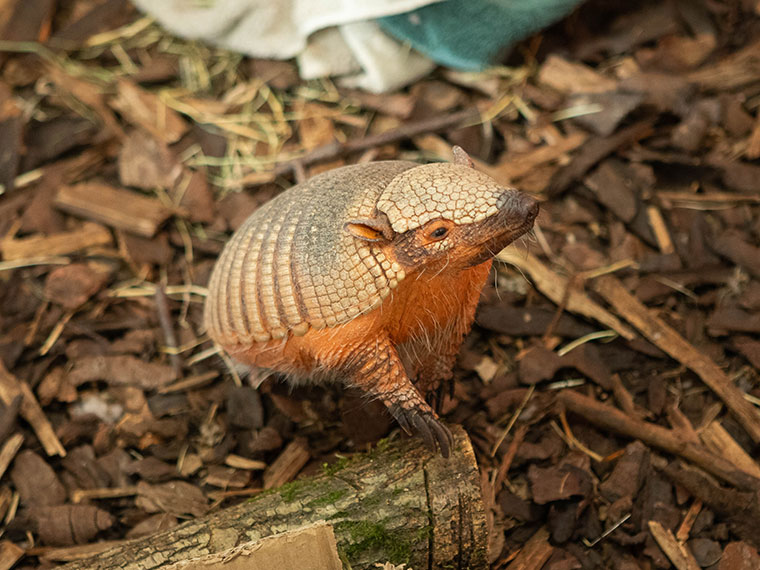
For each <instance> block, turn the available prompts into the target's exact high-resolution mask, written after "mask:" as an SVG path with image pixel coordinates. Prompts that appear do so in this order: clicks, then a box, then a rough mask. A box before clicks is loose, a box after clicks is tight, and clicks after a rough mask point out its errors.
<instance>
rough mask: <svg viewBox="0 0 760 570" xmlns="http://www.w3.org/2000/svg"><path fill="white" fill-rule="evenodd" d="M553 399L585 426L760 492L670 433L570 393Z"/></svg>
mask: <svg viewBox="0 0 760 570" xmlns="http://www.w3.org/2000/svg"><path fill="white" fill-rule="evenodd" d="M557 399H558V400H559V402H560V403H561V404H562V405H564V406H565V408H566V409H567V410H568V411H570V412H573V413H574V414H577V415H579V416H581V417H583V419H585V420H586V421H588V422H589V423H592V424H594V425H596V426H599V427H602V428H605V429H608V430H611V431H613V432H615V433H620V434H623V435H626V436H628V437H631V438H634V439H640V440H641V441H643V442H644V443H646V444H647V445H651V446H653V447H657V448H659V449H662V450H664V451H667V452H668V453H672V454H673V455H677V456H679V457H682V458H683V459H686V460H688V461H691V462H692V463H694V464H696V465H698V466H699V467H701V468H702V469H704V470H705V471H707V472H708V473H712V474H713V475H714V476H715V477H718V478H719V479H721V480H723V481H726V482H727V483H730V484H731V485H734V486H735V487H738V488H740V489H749V490H755V491H760V479H758V478H756V477H752V476H751V475H749V474H747V473H744V472H743V471H740V470H738V469H737V468H736V467H735V466H734V465H733V464H732V463H731V462H729V461H726V460H725V459H724V458H723V457H720V456H719V455H715V454H713V453H711V452H709V451H708V450H707V449H705V448H704V447H702V446H701V445H698V444H695V443H692V442H690V441H686V440H684V439H683V438H682V437H680V436H679V434H678V433H677V432H674V431H673V430H669V429H667V428H663V427H660V426H657V425H654V424H651V423H648V422H644V421H641V420H637V419H634V418H631V417H629V416H627V415H626V414H625V413H623V412H621V411H620V410H617V409H615V408H613V407H612V406H607V405H605V404H600V403H599V402H597V401H596V400H594V399H592V398H589V397H587V396H582V395H581V394H578V393H577V392H573V391H571V390H564V391H562V392H560V393H559V394H558V395H557Z"/></svg>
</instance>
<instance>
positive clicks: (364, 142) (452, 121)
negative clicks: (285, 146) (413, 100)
mask: <svg viewBox="0 0 760 570" xmlns="http://www.w3.org/2000/svg"><path fill="white" fill-rule="evenodd" d="M480 120H481V118H480V111H479V110H478V109H474V108H467V109H462V110H460V111H455V112H453V113H450V114H448V115H443V116H436V117H432V118H430V119H424V120H422V121H417V122H414V123H406V124H402V125H401V126H400V127H398V128H396V129H393V130H390V131H386V132H384V133H379V134H376V135H369V136H367V137H363V138H360V139H355V140H350V141H347V142H344V143H341V142H338V141H335V142H332V143H330V144H326V145H323V146H319V147H317V148H315V149H314V150H312V151H310V152H308V153H306V154H304V155H303V156H300V157H298V158H294V159H292V160H288V161H287V162H283V163H282V164H278V165H277V166H276V167H275V170H274V171H275V174H277V175H278V176H282V175H284V174H288V173H289V172H291V171H294V170H296V169H297V168H298V167H299V165H300V166H301V167H306V166H310V165H312V164H315V163H318V162H324V161H327V160H333V159H335V158H338V157H339V156H342V155H344V154H351V153H354V152H361V151H365V150H367V149H370V148H373V147H377V146H383V145H385V144H389V143H394V142H397V141H400V140H404V139H409V138H412V137H416V136H417V135H421V134H423V133H435V132H439V131H443V130H445V129H449V128H451V127H456V126H460V125H462V126H464V125H465V124H470V123H479V122H480Z"/></svg>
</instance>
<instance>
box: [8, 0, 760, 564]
mask: <svg viewBox="0 0 760 570" xmlns="http://www.w3.org/2000/svg"><path fill="white" fill-rule="evenodd" d="M0 23H2V24H0V30H3V31H2V32H0V39H1V40H2V41H0V188H1V193H0V255H1V256H2V257H1V258H0V283H1V285H0V524H1V526H0V532H1V533H2V536H1V537H0V567H2V568H10V567H12V566H14V564H15V567H16V568H51V567H53V566H55V565H56V564H59V563H62V562H65V561H67V560H72V559H76V558H78V557H82V556H85V555H88V554H92V553H94V552H98V551H99V550H103V549H105V548H107V547H108V545H110V544H113V543H114V541H122V540H125V539H129V538H134V537H140V536H146V535H149V534H151V533H155V532H157V531H159V530H161V529H166V528H170V527H172V526H175V525H177V524H179V523H180V522H181V521H183V520H186V519H188V518H191V517H197V516H200V515H202V514H204V513H207V512H209V511H210V510H213V509H217V508H219V507H220V506H225V505H230V504H233V503H235V502H239V501H241V500H244V499H245V498H246V497H248V496H251V495H253V494H255V493H257V492H259V491H261V490H262V489H267V488H270V487H276V486H279V485H281V484H283V483H285V482H287V481H289V480H292V479H293V478H295V477H297V476H299V475H302V474H306V473H313V472H314V471H315V470H318V469H321V466H322V465H323V464H324V463H325V462H328V463H329V462H331V461H334V460H335V457H336V455H335V454H336V453H339V454H343V455H345V454H349V453H352V452H356V451H360V450H364V449H366V448H367V446H368V445H370V444H371V443H373V442H376V441H377V440H378V439H379V438H381V437H384V436H387V435H388V434H389V432H390V433H391V437H400V435H399V434H398V430H397V428H396V426H395V425H393V424H392V422H391V421H390V420H389V419H388V417H387V416H385V415H384V414H383V413H382V410H378V409H376V406H373V405H367V406H365V405H363V404H362V401H361V399H360V398H359V397H357V396H356V395H355V394H352V393H350V392H345V391H343V390H341V389H338V388H336V387H331V386H326V387H311V388H299V389H296V390H291V389H290V388H289V387H288V386H286V385H285V384H284V383H282V382H280V381H278V380H277V378H272V377H269V378H267V377H264V376H256V377H254V378H246V377H245V376H242V377H241V371H239V370H238V369H237V368H236V367H235V365H234V363H232V362H230V361H229V360H227V359H224V358H223V357H222V355H220V354H219V353H218V352H217V351H216V349H215V348H214V347H213V346H212V345H211V343H210V342H209V341H208V339H207V337H206V336H205V334H204V331H203V330H202V326H201V323H202V307H203V299H204V294H205V285H206V281H207V278H208V275H209V271H210V269H211V267H212V264H213V262H214V260H215V258H216V256H217V255H218V253H219V252H220V250H221V248H222V246H223V243H224V240H225V239H226V237H228V236H229V234H230V233H231V232H232V231H234V230H235V229H236V228H237V227H238V226H239V225H240V224H241V223H242V221H243V220H244V219H245V217H246V216H247V215H248V214H249V213H250V212H251V211H252V210H253V209H255V208H256V207H257V206H258V205H260V204H261V203H263V202H264V201H266V200H268V199H269V198H271V197H272V196H274V195H276V194H277V193H278V192H280V191H281V190H282V189H283V188H286V187H288V186H290V185H292V184H293V183H294V182H296V181H299V180H303V179H304V178H306V177H308V176H311V175H313V174H315V173H317V172H320V171H323V170H325V169H329V168H334V167H337V166H341V165H344V164H351V163H356V162H358V161H368V160H383V159H395V158H407V159H412V160H440V159H445V160H447V159H450V152H451V145H452V144H458V145H461V146H462V147H464V148H465V149H466V150H467V151H468V152H470V154H471V155H472V156H473V158H474V159H475V160H476V164H477V166H478V168H480V169H482V170H484V171H485V172H488V173H490V174H491V175H493V176H494V177H496V178H497V179H498V180H499V181H501V182H503V183H505V184H507V183H508V184H512V185H514V186H516V187H519V188H521V189H523V190H525V191H528V192H531V193H534V194H535V195H536V196H538V197H539V199H540V200H542V202H543V203H542V212H541V214H540V216H539V219H538V222H537V224H536V228H535V230H534V232H533V233H532V234H531V236H530V237H529V238H526V239H524V240H522V243H521V244H518V245H517V247H513V248H510V249H508V250H505V251H504V252H502V254H500V256H499V259H501V261H502V262H503V263H497V264H496V266H495V270H494V278H493V279H492V280H491V281H490V284H489V285H488V287H487V288H486V290H485V292H484V295H483V301H482V303H481V306H480V309H479V313H478V319H477V323H478V324H477V325H476V327H475V328H474V330H473V332H472V333H471V334H470V335H469V337H468V338H467V341H466V343H465V346H464V347H463V350H462V352H461V356H460V359H459V363H458V366H457V369H456V382H455V385H454V390H453V396H452V397H449V398H447V399H446V400H445V401H444V402H443V413H444V414H445V417H446V419H447V421H449V422H453V423H460V424H462V425H464V426H465V428H466V430H467V432H468V433H469V435H470V437H471V439H472V440H473V443H474V445H475V449H476V452H477V455H478V461H479V464H480V468H481V475H482V484H483V490H484V498H485V501H486V505H487V509H488V523H489V529H490V541H489V542H490V548H489V553H490V561H491V564H492V567H493V568H507V567H508V568H511V569H518V568H519V569H538V568H544V569H547V570H565V569H568V570H569V569H580V568H583V569H591V568H618V569H623V570H633V569H644V568H671V567H675V568H679V569H684V568H688V569H696V568H713V569H718V570H736V569H747V570H749V569H752V568H760V555H758V548H760V524H758V521H760V463H759V462H758V460H757V457H758V454H759V453H760V373H759V372H758V369H760V4H758V3H757V2H756V1H755V0H742V1H740V0H693V1H690V2H675V1H664V2H663V1H660V2H640V3H628V2H617V1H615V2H604V1H601V0H592V1H590V2H588V3H586V4H584V5H583V6H582V7H581V8H580V9H578V10H577V11H576V12H575V13H574V14H573V15H572V16H571V17H570V18H568V19H567V20H565V21H564V22H562V23H560V24H558V25H556V26H554V27H553V28H551V29H550V30H547V31H546V32H544V33H543V34H542V35H540V36H538V37H534V38H532V39H531V40H529V41H526V42H525V43H523V44H521V45H520V46H519V47H518V48H517V49H516V50H515V51H514V52H513V54H512V55H511V56H510V58H509V59H508V60H507V61H506V63H507V64H508V67H502V68H498V69H496V70H494V71H492V72H486V73H482V74H466V73H458V72H453V71H447V70H443V69H440V70H438V71H437V72H436V73H435V74H434V75H433V76H431V77H429V78H426V79H424V80H421V81H420V82H418V83H417V84H415V85H413V86H412V87H410V88H408V89H407V90H405V91H402V92H399V93H394V94H389V95H384V96H377V95H369V94H366V93H361V92H350V91H345V90H343V89H338V88H336V87H335V86H334V85H333V84H332V83H331V82H330V81H327V80H325V81H318V82H309V83H304V82H301V81H300V80H299V79H298V76H297V73H296V70H295V67H294V65H293V64H292V63H291V62H274V61H262V60H255V61H253V60H250V59H247V58H242V57H240V56H237V55H235V54H230V53H226V52H222V51H218V50H214V49H213V48H209V47H207V46H203V45H200V44H196V43H192V42H186V41H182V40H178V39H176V38H172V37H170V36H168V35H167V34H166V33H165V32H163V31H161V30H160V29H159V28H158V27H157V26H156V25H155V24H153V23H152V22H151V21H150V20H148V19H146V18H144V17H143V16H142V15H140V14H139V13H137V12H136V10H134V8H132V7H131V5H130V4H128V2H126V0H106V1H93V0H72V1H70V2H63V1H57V0H6V1H5V2H0ZM257 382H260V386H259V388H258V389H254V388H253V387H251V384H255V383H257Z"/></svg>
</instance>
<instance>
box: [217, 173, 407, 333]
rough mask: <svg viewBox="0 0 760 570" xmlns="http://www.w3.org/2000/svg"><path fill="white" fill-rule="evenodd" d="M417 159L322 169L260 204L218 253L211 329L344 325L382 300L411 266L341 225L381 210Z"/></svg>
mask: <svg viewBox="0 0 760 570" xmlns="http://www.w3.org/2000/svg"><path fill="white" fill-rule="evenodd" d="M415 166H417V164H415V163H413V162H404V161H387V162H376V163H369V164H360V165H355V166H347V167H344V168H339V169H336V170H331V171H329V172H325V173H323V174H321V175H318V176H315V177H314V178H312V179H310V180H308V181H307V182H305V183H303V184H299V185H297V186H294V187H293V188H290V189H289V190H286V191H285V192H283V193H282V194H280V195H279V196H277V197H276V198H274V199H273V200H271V201H270V202H267V203H266V204H264V205H263V206H261V207H260V208H259V209H257V210H256V211H255V212H254V213H253V214H252V215H251V216H250V217H249V218H248V219H247V220H246V221H245V223H244V224H243V225H242V226H241V227H240V228H239V229H238V230H237V231H236V232H235V234H234V235H233V236H232V238H231V239H230V241H229V242H227V244H226V246H225V248H224V251H223V252H222V254H221V256H220V257H219V259H218V260H217V262H216V266H215V267H214V270H213V272H212V274H211V280H210V282H209V291H208V297H207V299H206V311H205V323H206V329H207V331H208V333H209V335H210V336H211V338H213V339H214V340H216V341H217V342H218V343H220V344H222V345H223V346H248V345H250V344H252V343H255V342H266V341H268V340H271V339H276V338H282V337H284V336H286V335H287V334H288V333H289V332H292V334H295V335H302V334H305V333H306V332H307V331H308V329H309V328H310V327H313V328H317V329H320V328H324V327H334V326H337V325H340V324H343V323H345V322H347V321H349V320H351V319H352V318H354V317H356V316H357V315H360V314H363V313H366V312H369V311H371V310H372V309H374V308H375V307H377V306H378V305H380V303H381V302H382V300H383V299H384V298H385V297H387V296H388V295H389V294H390V292H391V290H392V289H393V288H394V287H395V286H396V285H398V283H399V282H400V281H401V280H402V279H403V278H404V272H403V269H402V268H401V267H400V266H399V265H398V264H397V263H396V262H395V261H392V260H389V259H387V258H386V256H385V255H384V254H383V252H382V251H381V250H380V249H378V248H377V247H373V245H372V244H370V243H367V242H364V241H362V240H358V239H356V238H355V237H353V236H351V235H350V234H349V233H348V232H346V231H345V230H344V228H343V226H344V224H345V223H346V222H347V221H349V220H353V219H361V218H367V217H370V216H372V215H373V212H374V209H375V204H376V202H377V198H378V196H379V195H380V193H381V192H382V191H383V190H384V189H385V187H386V186H387V185H388V183H389V182H390V181H391V180H392V179H393V178H394V177H395V176H396V175H397V174H399V173H400V172H403V171H405V170H408V169H409V168H413V167H415Z"/></svg>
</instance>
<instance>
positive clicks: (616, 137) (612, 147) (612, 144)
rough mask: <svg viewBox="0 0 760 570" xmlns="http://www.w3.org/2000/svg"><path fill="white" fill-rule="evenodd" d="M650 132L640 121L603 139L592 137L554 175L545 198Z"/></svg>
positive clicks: (646, 125) (647, 125)
mask: <svg viewBox="0 0 760 570" xmlns="http://www.w3.org/2000/svg"><path fill="white" fill-rule="evenodd" d="M651 132H652V123H650V122H649V121H641V122H639V123H634V124H633V125H631V126H630V127H627V128H625V129H623V130H621V131H618V132H617V133H615V134H613V135H610V136H608V137H605V138H598V137H592V138H591V139H589V140H588V141H586V143H585V144H584V145H583V146H582V147H581V149H580V151H579V152H578V154H576V155H575V157H574V158H573V160H572V161H571V162H570V164H568V165H567V166H565V167H564V168H561V169H559V170H558V171H557V172H556V173H555V175H554V176H553V177H552V180H551V182H550V183H549V187H548V188H547V189H546V195H547V197H549V198H554V197H555V196H558V195H560V194H562V193H563V192H564V191H565V190H567V189H568V188H569V187H570V185H571V184H572V183H573V182H575V181H576V180H579V179H580V178H581V177H582V176H583V175H584V174H586V172H588V171H589V170H590V169H591V168H592V167H593V166H594V165H595V164H597V163H598V162H599V161H600V160H602V159H603V158H604V157H605V156H607V155H608V154H612V153H613V152H615V151H616V150H618V149H619V148H621V147H624V146H628V145H630V144H633V143H634V142H636V141H638V140H639V139H642V138H644V137H646V136H648V135H649V134H650V133H651Z"/></svg>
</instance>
